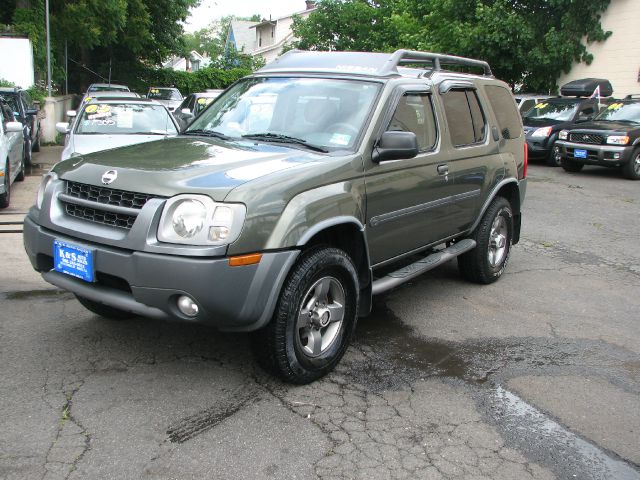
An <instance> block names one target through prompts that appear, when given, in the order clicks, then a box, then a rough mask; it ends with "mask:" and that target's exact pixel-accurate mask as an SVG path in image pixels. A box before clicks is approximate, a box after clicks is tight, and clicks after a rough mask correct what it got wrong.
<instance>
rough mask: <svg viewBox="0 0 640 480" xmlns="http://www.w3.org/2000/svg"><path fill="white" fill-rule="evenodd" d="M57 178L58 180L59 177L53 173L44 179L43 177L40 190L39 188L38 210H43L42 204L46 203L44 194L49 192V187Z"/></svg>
mask: <svg viewBox="0 0 640 480" xmlns="http://www.w3.org/2000/svg"><path fill="white" fill-rule="evenodd" d="M56 178H58V175H56V174H55V173H53V172H49V173H47V174H46V175H45V176H44V177H42V181H41V182H40V188H38V196H37V197H36V207H37V208H38V210H40V209H41V208H42V203H43V202H44V193H45V191H46V190H47V187H48V186H49V184H50V183H51V182H52V181H53V180H55V179H56Z"/></svg>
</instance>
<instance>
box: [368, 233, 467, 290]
mask: <svg viewBox="0 0 640 480" xmlns="http://www.w3.org/2000/svg"><path fill="white" fill-rule="evenodd" d="M475 246H476V241H475V240H471V239H470V238H465V239H464V240H460V241H459V242H457V243H454V244H453V245H451V246H450V247H448V248H445V249H443V250H438V251H437V252H435V253H432V254H431V255H428V256H426V257H424V258H423V259H422V260H418V261H417V262H414V263H412V264H410V265H407V266H406V267H403V268H401V269H400V270H396V271H395V272H391V273H390V274H388V275H387V276H385V277H382V278H379V279H378V280H375V281H374V282H373V287H372V288H373V291H372V293H373V294H374V295H378V294H380V293H383V292H386V291H387V290H391V289H392V288H395V287H397V286H399V285H402V284H403V283H405V282H408V281H409V280H412V279H414V278H415V277H417V276H418V275H422V274H423V273H425V272H428V271H429V270H431V269H433V268H436V267H437V266H439V265H442V264H443V263H446V262H448V261H449V260H451V259H453V258H456V257H457V256H458V255H461V254H463V253H465V252H468V251H469V250H473V249H474V248H475Z"/></svg>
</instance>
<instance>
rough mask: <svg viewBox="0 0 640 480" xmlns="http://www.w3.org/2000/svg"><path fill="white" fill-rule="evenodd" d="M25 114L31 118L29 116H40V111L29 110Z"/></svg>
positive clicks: (35, 109)
mask: <svg viewBox="0 0 640 480" xmlns="http://www.w3.org/2000/svg"><path fill="white" fill-rule="evenodd" d="M24 113H25V114H26V115H27V116H29V115H37V114H38V109H37V108H27V109H26V110H25V112H24Z"/></svg>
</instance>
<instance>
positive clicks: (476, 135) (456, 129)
mask: <svg viewBox="0 0 640 480" xmlns="http://www.w3.org/2000/svg"><path fill="white" fill-rule="evenodd" d="M442 100H443V103H444V110H445V113H446V116H447V123H448V125H449V132H450V134H451V142H452V143H453V145H454V146H456V147H462V146H466V145H473V144H475V143H481V142H482V141H483V140H484V138H485V130H486V120H485V116H484V114H483V113H482V108H481V107H480V102H479V101H478V96H477V95H476V92H475V91H474V90H467V89H464V90H449V91H448V92H447V93H445V94H443V95H442Z"/></svg>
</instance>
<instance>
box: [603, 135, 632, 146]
mask: <svg viewBox="0 0 640 480" xmlns="http://www.w3.org/2000/svg"><path fill="white" fill-rule="evenodd" d="M607 143H608V144H609V145H626V144H627V143H629V137H628V136H626V135H611V136H609V137H607Z"/></svg>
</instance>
